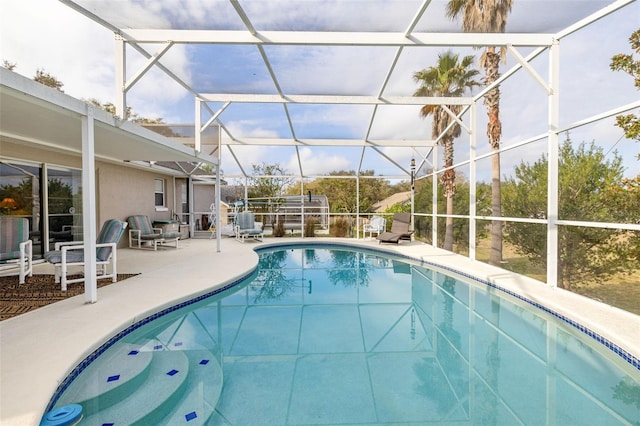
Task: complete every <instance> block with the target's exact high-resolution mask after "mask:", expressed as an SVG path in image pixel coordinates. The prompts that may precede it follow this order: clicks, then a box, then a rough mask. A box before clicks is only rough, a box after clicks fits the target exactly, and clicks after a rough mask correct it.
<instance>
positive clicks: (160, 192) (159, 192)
mask: <svg viewBox="0 0 640 426" xmlns="http://www.w3.org/2000/svg"><path fill="white" fill-rule="evenodd" d="M154 186H155V190H154V194H155V197H154V198H155V203H156V204H155V205H156V207H164V179H154Z"/></svg>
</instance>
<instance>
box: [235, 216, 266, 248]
mask: <svg viewBox="0 0 640 426" xmlns="http://www.w3.org/2000/svg"><path fill="white" fill-rule="evenodd" d="M248 237H249V238H253V239H254V240H257V241H262V239H263V238H264V231H263V230H262V223H260V222H256V217H255V214H254V213H253V212H240V213H238V215H237V216H236V240H238V241H242V242H243V243H244V240H245V238H248Z"/></svg>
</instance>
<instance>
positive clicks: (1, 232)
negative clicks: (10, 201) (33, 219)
mask: <svg viewBox="0 0 640 426" xmlns="http://www.w3.org/2000/svg"><path fill="white" fill-rule="evenodd" d="M32 261H33V243H32V241H31V240H30V239H29V220H27V219H25V218H23V217H16V216H0V263H12V262H18V265H19V266H20V277H19V279H20V284H24V279H25V277H26V276H27V275H29V276H32V275H33V262H32Z"/></svg>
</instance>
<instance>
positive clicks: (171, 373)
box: [167, 370, 179, 376]
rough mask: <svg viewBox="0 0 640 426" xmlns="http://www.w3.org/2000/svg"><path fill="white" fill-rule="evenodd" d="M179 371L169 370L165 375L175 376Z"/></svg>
mask: <svg viewBox="0 0 640 426" xmlns="http://www.w3.org/2000/svg"><path fill="white" fill-rule="evenodd" d="M178 373H179V371H178V370H171V371H169V372H168V373H167V375H168V376H175V375H176V374H178Z"/></svg>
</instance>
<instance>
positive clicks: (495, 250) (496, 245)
mask: <svg viewBox="0 0 640 426" xmlns="http://www.w3.org/2000/svg"><path fill="white" fill-rule="evenodd" d="M512 3H513V0H449V3H448V4H447V16H448V17H449V18H450V19H455V18H456V17H457V16H458V15H460V14H462V30H463V31H464V32H477V33H496V32H500V33H503V32H504V29H505V26H506V24H507V15H508V14H509V12H510V11H511V5H512ZM505 56H506V50H505V49H504V48H503V47H501V48H500V49H499V50H498V51H497V52H496V47H495V46H488V47H487V48H486V49H485V51H484V52H483V53H482V55H481V56H480V66H481V67H482V68H484V70H485V79H484V81H485V84H486V85H487V86H489V85H490V84H492V83H493V82H495V81H496V80H497V79H498V77H500V60H504V58H505ZM484 104H485V105H486V106H487V115H488V116H489V122H488V124H487V136H488V138H489V144H490V145H491V150H492V151H497V150H499V149H500V137H501V135H502V123H501V122H500V89H499V88H498V86H496V87H494V88H493V89H491V90H490V91H489V92H487V94H486V95H485V97H484ZM491 215H492V216H493V217H500V216H502V203H501V193H500V154H499V153H496V154H494V155H492V156H491ZM501 261H502V221H499V220H493V221H491V252H490V254H489V263H490V264H491V265H496V266H500V263H501Z"/></svg>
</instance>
